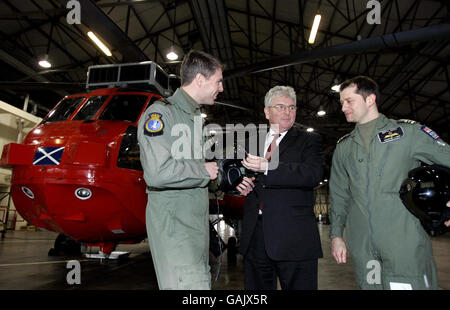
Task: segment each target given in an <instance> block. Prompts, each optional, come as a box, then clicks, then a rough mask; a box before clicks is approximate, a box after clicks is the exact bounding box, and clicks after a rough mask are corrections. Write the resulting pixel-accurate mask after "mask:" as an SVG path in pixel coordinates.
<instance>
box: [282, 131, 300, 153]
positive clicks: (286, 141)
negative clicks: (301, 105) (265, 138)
mask: <svg viewBox="0 0 450 310" xmlns="http://www.w3.org/2000/svg"><path fill="white" fill-rule="evenodd" d="M297 135H298V133H297V131H296V130H295V129H294V128H291V129H289V130H288V132H287V133H286V135H285V136H284V137H283V139H282V140H281V142H280V144H279V145H278V152H279V153H278V154H279V156H281V155H282V154H283V152H284V151H285V150H287V149H288V148H289V146H290V145H291V144H293V143H294V142H295V140H296V137H297Z"/></svg>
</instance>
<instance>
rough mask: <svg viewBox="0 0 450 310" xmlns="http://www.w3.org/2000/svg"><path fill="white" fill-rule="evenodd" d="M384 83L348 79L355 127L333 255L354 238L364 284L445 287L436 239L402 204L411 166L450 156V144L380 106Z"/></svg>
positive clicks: (337, 202)
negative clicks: (435, 251) (381, 110)
mask: <svg viewBox="0 0 450 310" xmlns="http://www.w3.org/2000/svg"><path fill="white" fill-rule="evenodd" d="M377 99H379V95H378V85H377V84H376V83H375V82H374V81H373V80H372V79H370V78H368V77H364V76H359V77H355V78H353V79H350V80H347V81H345V82H344V83H342V84H341V86H340V101H341V104H342V111H343V112H344V114H345V117H346V119H347V121H348V122H354V123H356V126H355V129H354V130H353V131H352V132H351V133H349V134H347V135H346V136H344V137H342V138H341V139H340V140H339V141H338V144H337V146H336V150H335V152H334V155H333V161H332V168H331V177H330V184H329V186H330V200H331V232H330V238H331V240H332V246H331V247H332V255H333V257H334V258H335V259H336V261H337V262H338V263H346V261H347V256H346V255H347V247H346V243H345V241H344V239H343V230H344V227H345V229H346V241H347V244H348V247H349V252H350V253H351V256H352V260H353V263H354V269H355V276H356V280H357V282H358V286H359V287H360V288H361V289H437V276H436V266H435V262H434V259H433V255H432V254H433V253H432V248H431V242H430V240H429V237H428V235H427V234H426V232H425V231H424V229H423V228H422V226H421V224H420V222H419V219H417V218H416V217H415V216H413V215H412V214H411V213H410V212H409V211H408V210H407V209H406V208H405V206H404V205H403V204H402V201H401V200H400V197H399V189H400V185H401V183H402V182H403V180H404V179H406V178H407V175H408V171H410V170H411V169H413V168H416V167H418V166H420V162H423V163H426V164H432V163H435V164H440V165H445V166H448V165H449V164H450V147H449V146H448V144H447V143H445V142H444V141H443V140H442V139H441V138H440V137H439V136H438V135H437V134H436V133H435V132H434V131H432V130H431V129H429V128H428V127H426V126H423V125H421V124H418V123H416V122H414V121H410V120H392V119H388V118H387V117H385V116H384V115H383V114H381V113H379V112H378V108H377V104H376V100H377Z"/></svg>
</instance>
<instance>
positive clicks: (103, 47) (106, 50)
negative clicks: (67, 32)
mask: <svg viewBox="0 0 450 310" xmlns="http://www.w3.org/2000/svg"><path fill="white" fill-rule="evenodd" d="M87 35H88V37H89V38H90V39H91V40H92V41H93V42H94V43H95V44H96V45H97V46H98V48H99V49H101V50H102V52H103V53H104V54H105V55H106V56H112V54H111V51H110V50H109V48H107V47H106V45H105V44H103V42H102V41H100V39H99V38H97V36H96V35H95V34H94V33H93V32H92V31H89V32H88V33H87Z"/></svg>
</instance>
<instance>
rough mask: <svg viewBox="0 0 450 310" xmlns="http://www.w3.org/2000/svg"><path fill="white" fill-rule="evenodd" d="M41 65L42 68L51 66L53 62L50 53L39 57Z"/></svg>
mask: <svg viewBox="0 0 450 310" xmlns="http://www.w3.org/2000/svg"><path fill="white" fill-rule="evenodd" d="M38 63H39V66H41V67H42V68H45V69H48V68H51V66H52V64H51V63H50V62H49V61H48V55H45V56H44V57H42V58H41V59H39V62H38Z"/></svg>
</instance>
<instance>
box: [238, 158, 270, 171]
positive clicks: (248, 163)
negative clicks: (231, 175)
mask: <svg viewBox="0 0 450 310" xmlns="http://www.w3.org/2000/svg"><path fill="white" fill-rule="evenodd" d="M242 165H244V167H245V168H247V169H248V170H251V171H253V172H266V170H267V167H268V166H269V162H268V161H267V159H265V158H264V157H258V156H255V155H252V154H248V156H247V158H245V159H244V160H243V161H242Z"/></svg>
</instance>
